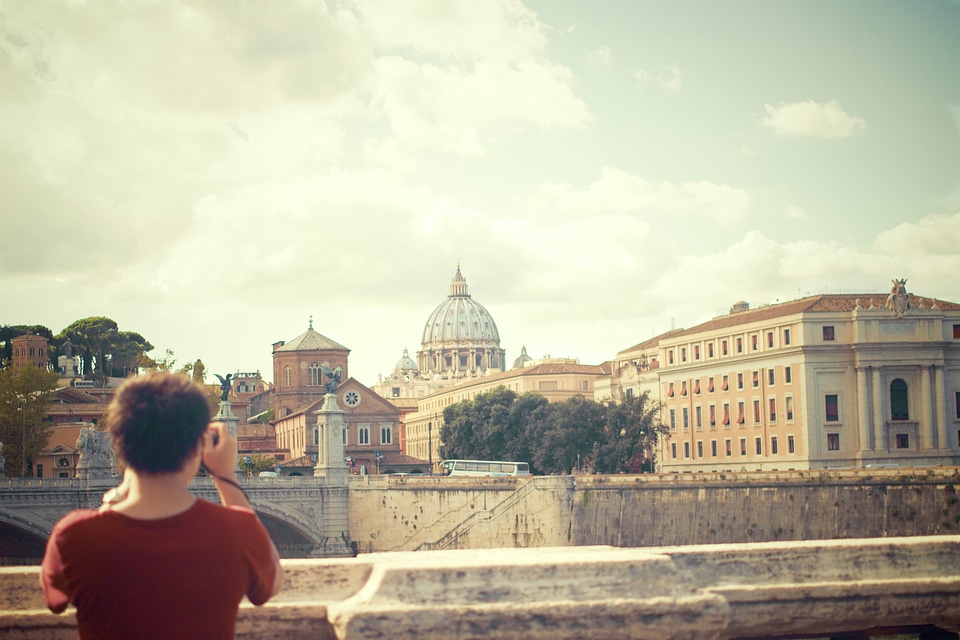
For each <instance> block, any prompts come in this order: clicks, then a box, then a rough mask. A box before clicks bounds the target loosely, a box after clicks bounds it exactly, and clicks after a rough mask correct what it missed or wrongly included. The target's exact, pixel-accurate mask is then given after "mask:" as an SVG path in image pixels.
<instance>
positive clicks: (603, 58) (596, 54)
mask: <svg viewBox="0 0 960 640" xmlns="http://www.w3.org/2000/svg"><path fill="white" fill-rule="evenodd" d="M587 60H588V61H589V62H590V64H592V65H593V66H595V67H609V66H610V64H611V63H612V62H613V52H612V51H610V47H608V46H606V45H602V46H600V47H597V48H596V49H594V50H593V51H591V52H590V53H588V54H587Z"/></svg>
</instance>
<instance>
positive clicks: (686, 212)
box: [540, 167, 752, 223]
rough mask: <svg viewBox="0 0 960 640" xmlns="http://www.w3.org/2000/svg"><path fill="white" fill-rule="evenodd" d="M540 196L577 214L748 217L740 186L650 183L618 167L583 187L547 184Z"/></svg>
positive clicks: (746, 196) (716, 218)
mask: <svg viewBox="0 0 960 640" xmlns="http://www.w3.org/2000/svg"><path fill="white" fill-rule="evenodd" d="M540 197H541V198H542V199H544V200H545V201H552V202H553V206H554V207H555V208H556V210H557V211H559V212H562V213H565V214H568V215H576V216H589V215H593V214H596V213H606V212H613V213H622V214H634V215H642V216H652V217H668V218H684V217H694V218H709V219H713V220H714V221H716V222H720V223H730V222H738V221H741V220H743V219H745V218H746V217H747V215H748V214H749V211H750V207H751V204H752V197H751V196H750V194H749V193H748V192H747V191H746V190H744V189H741V188H738V187H730V186H728V185H723V184H717V183H714V182H709V181H706V180H699V181H685V182H680V183H674V182H667V181H661V182H657V183H655V182H650V181H648V180H644V179H643V178H640V177H639V176H634V175H630V174H628V173H627V172H625V171H623V170H622V169H617V168H611V167H604V168H603V170H602V171H601V175H600V177H599V178H598V179H597V180H596V181H595V182H593V183H592V184H590V185H589V186H588V187H587V188H586V189H582V190H577V189H574V188H572V187H571V186H570V185H565V184H551V183H545V184H543V185H542V186H541V189H540Z"/></svg>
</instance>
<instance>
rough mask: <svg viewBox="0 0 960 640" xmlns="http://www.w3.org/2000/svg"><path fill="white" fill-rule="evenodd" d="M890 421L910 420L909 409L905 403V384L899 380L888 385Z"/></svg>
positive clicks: (907, 403)
mask: <svg viewBox="0 0 960 640" xmlns="http://www.w3.org/2000/svg"><path fill="white" fill-rule="evenodd" d="M890 419H891V420H909V419H910V407H909V402H907V383H906V382H904V381H903V380H901V379H900V378H897V379H896V380H894V381H893V382H891V383H890Z"/></svg>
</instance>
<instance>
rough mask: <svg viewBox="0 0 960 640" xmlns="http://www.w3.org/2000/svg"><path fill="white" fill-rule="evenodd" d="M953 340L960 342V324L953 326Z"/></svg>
mask: <svg viewBox="0 0 960 640" xmlns="http://www.w3.org/2000/svg"><path fill="white" fill-rule="evenodd" d="M953 339H954V340H960V324H955V325H953Z"/></svg>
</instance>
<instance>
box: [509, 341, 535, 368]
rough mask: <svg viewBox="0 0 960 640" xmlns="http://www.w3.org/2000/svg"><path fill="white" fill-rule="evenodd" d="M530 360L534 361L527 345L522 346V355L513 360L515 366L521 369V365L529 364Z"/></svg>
mask: <svg viewBox="0 0 960 640" xmlns="http://www.w3.org/2000/svg"><path fill="white" fill-rule="evenodd" d="M529 362H533V358H531V357H530V356H528V355H527V347H526V345H524V346H522V347H520V355H519V356H517V359H516V360H514V361H513V368H514V369H520V368H521V367H525V366H527V363H529Z"/></svg>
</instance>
